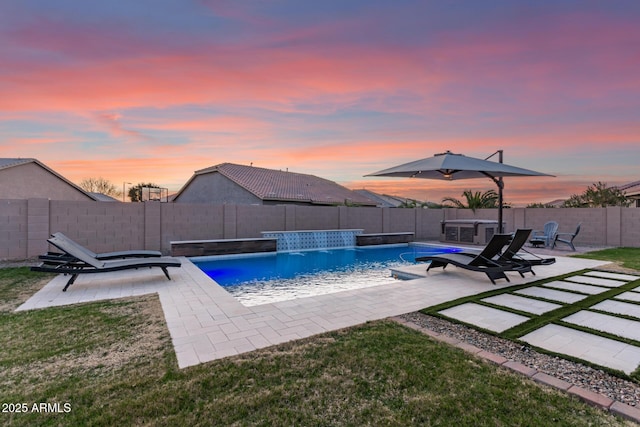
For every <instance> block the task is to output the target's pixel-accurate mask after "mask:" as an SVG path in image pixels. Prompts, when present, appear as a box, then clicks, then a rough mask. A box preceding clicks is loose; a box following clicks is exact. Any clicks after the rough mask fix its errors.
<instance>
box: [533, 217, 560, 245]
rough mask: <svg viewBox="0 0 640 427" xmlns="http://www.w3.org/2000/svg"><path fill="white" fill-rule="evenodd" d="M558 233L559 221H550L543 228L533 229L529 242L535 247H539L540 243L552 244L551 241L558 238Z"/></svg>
mask: <svg viewBox="0 0 640 427" xmlns="http://www.w3.org/2000/svg"><path fill="white" fill-rule="evenodd" d="M557 233H558V223H557V222H555V221H549V222H547V223H546V224H545V225H544V227H543V230H533V234H532V235H531V240H529V243H530V244H531V246H534V247H538V246H540V245H544V246H545V247H548V246H551V243H552V242H553V240H554V239H555V238H556V234H557Z"/></svg>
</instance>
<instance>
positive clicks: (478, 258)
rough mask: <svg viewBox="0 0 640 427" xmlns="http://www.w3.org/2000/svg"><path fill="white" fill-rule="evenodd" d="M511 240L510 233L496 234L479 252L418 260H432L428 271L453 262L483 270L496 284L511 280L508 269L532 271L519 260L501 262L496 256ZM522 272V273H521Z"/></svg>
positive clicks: (468, 268)
mask: <svg viewBox="0 0 640 427" xmlns="http://www.w3.org/2000/svg"><path fill="white" fill-rule="evenodd" d="M509 240H511V235H510V234H494V235H493V237H492V238H491V240H490V241H489V243H487V246H485V247H484V249H483V250H482V251H481V252H480V253H478V254H471V253H450V254H440V255H433V256H425V257H419V258H416V261H420V262H427V261H430V264H429V267H427V271H429V270H431V269H432V268H434V267H442V268H446V267H447V265H449V264H453V265H455V266H456V267H460V268H464V269H465V270H471V271H481V272H483V273H485V274H486V275H487V277H489V280H491V283H493V284H494V285H495V283H496V282H495V281H496V279H506V280H507V282H509V281H510V280H509V278H508V277H507V275H506V274H505V272H507V271H516V272H521V271H531V268H530V267H529V268H528V269H527V266H525V265H523V264H520V263H517V262H508V263H507V262H505V263H501V262H498V261H497V260H494V258H496V257H498V256H499V254H500V251H501V250H502V248H503V247H504V246H505V245H506V244H507V243H509ZM521 274H522V273H521Z"/></svg>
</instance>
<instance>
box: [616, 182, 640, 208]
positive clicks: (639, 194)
mask: <svg viewBox="0 0 640 427" xmlns="http://www.w3.org/2000/svg"><path fill="white" fill-rule="evenodd" d="M618 189H619V190H621V191H624V194H625V196H627V199H631V200H632V201H633V204H632V205H631V206H635V207H636V208H640V181H634V182H630V183H628V184H625V185H619V186H618Z"/></svg>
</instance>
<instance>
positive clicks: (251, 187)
mask: <svg viewBox="0 0 640 427" xmlns="http://www.w3.org/2000/svg"><path fill="white" fill-rule="evenodd" d="M173 201H174V202H176V203H220V204H224V203H227V204H258V205H281V204H297V205H342V204H353V205H360V206H376V202H374V201H372V200H370V199H368V198H367V197H364V196H362V195H360V194H358V193H356V192H354V191H351V190H349V189H348V188H345V187H343V186H341V185H338V184H336V183H335V182H333V181H329V180H327V179H323V178H319V177H317V176H314V175H306V174H301V173H294V172H288V171H279V170H273V169H265V168H259V167H254V166H244V165H238V164H233V163H221V164H219V165H216V166H212V167H210V168H206V169H201V170H198V171H196V172H194V175H193V176H192V177H191V179H189V181H188V182H187V183H186V184H185V185H184V186H183V187H182V189H180V191H179V192H178V193H177V194H176V195H175V197H174V199H173Z"/></svg>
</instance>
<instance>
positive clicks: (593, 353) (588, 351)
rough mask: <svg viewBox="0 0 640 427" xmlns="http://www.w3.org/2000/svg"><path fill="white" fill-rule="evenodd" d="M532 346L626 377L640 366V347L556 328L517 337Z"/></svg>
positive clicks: (561, 327)
mask: <svg viewBox="0 0 640 427" xmlns="http://www.w3.org/2000/svg"><path fill="white" fill-rule="evenodd" d="M520 339H521V340H522V341H525V342H527V343H529V344H531V345H533V346H536V347H540V348H544V349H546V350H549V351H553V352H554V353H561V354H567V355H569V356H573V357H577V358H579V359H583V360H586V361H589V362H591V363H595V364H597V365H600V366H606V367H608V368H611V369H617V370H620V371H623V372H625V373H627V374H630V373H631V372H633V371H634V370H635V369H636V368H637V367H638V365H639V364H640V347H635V346H632V345H629V344H625V343H622V342H620V341H615V340H612V339H609V338H603V337H599V336H597V335H593V334H589V333H586V332H582V331H576V330H575V329H571V328H567V327H565V326H559V325H553V324H551V325H546V326H543V327H542V328H540V329H537V330H535V331H533V332H531V333H528V334H527V335H525V336H523V337H521V338H520Z"/></svg>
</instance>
